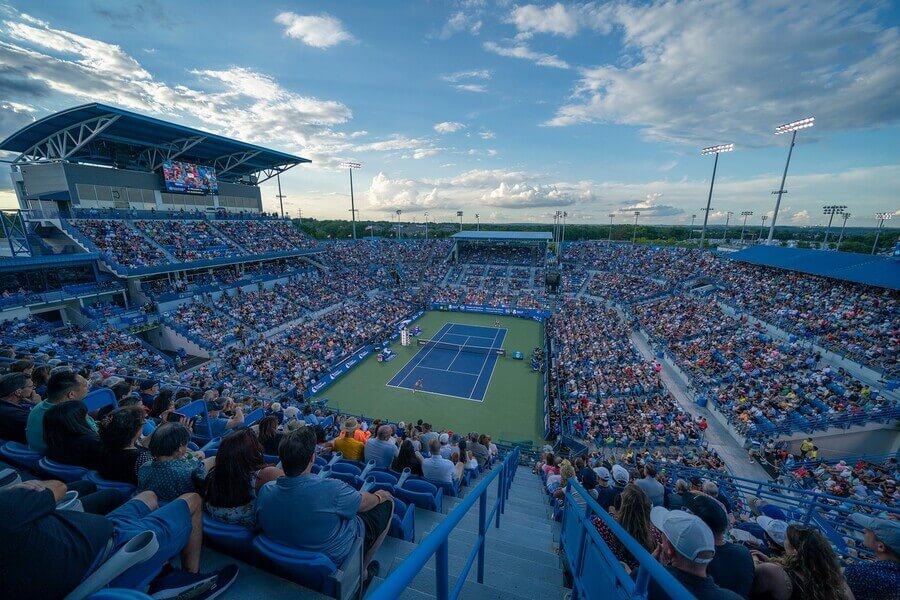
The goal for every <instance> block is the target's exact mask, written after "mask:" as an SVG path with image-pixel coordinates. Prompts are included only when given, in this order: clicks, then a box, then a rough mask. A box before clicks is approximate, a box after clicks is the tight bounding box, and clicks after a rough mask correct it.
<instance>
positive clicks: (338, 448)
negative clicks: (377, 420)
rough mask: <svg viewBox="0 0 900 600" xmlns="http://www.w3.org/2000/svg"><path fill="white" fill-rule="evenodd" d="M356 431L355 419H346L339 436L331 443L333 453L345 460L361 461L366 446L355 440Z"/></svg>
mask: <svg viewBox="0 0 900 600" xmlns="http://www.w3.org/2000/svg"><path fill="white" fill-rule="evenodd" d="M357 429H359V423H357V421H356V418H355V417H348V418H347V420H346V421H344V425H343V427H341V435H339V436H338V437H336V438H335V439H334V440H333V441H332V444H333V445H334V451H335V452H340V453H341V454H343V455H344V458H346V459H347V460H363V453H364V451H365V448H366V445H365V444H363V443H362V442H360V441H359V440H357V439H356V436H355V434H356V430H357Z"/></svg>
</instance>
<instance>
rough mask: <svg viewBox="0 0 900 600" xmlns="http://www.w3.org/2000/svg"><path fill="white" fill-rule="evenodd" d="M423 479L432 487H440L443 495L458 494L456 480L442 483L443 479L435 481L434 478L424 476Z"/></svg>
mask: <svg viewBox="0 0 900 600" xmlns="http://www.w3.org/2000/svg"><path fill="white" fill-rule="evenodd" d="M423 481H427V482H428V483H430V484H431V485H433V486H434V487H436V488H440V489H442V490H443V491H444V495H445V496H450V497H451V498H456V497H457V496H458V495H459V482H458V481H456V480H454V481H453V483H444V482H443V481H435V480H434V479H428V478H427V477H425V478H423Z"/></svg>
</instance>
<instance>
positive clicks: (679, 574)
mask: <svg viewBox="0 0 900 600" xmlns="http://www.w3.org/2000/svg"><path fill="white" fill-rule="evenodd" d="M650 522H651V523H653V525H654V526H655V527H656V528H657V529H659V531H660V532H661V533H662V534H663V541H662V544H661V545H659V546H657V548H656V551H655V552H654V553H653V556H654V557H656V559H657V560H658V561H659V562H660V563H661V564H663V565H664V566H665V567H666V570H667V571H668V572H669V573H671V574H672V576H673V577H675V579H677V580H678V581H679V582H680V583H681V585H683V586H684V587H685V588H686V589H687V591H688V592H690V593H691V594H693V595H694V597H696V598H697V600H740V599H741V596H740V595H738V594H736V593H734V592H732V591H731V590H726V589H724V588H720V587H719V586H717V585H716V582H715V581H713V578H712V577H708V576H707V574H706V567H707V565H708V564H709V563H710V562H712V559H713V557H714V556H715V555H716V539H715V537H714V536H713V532H712V530H711V529H710V528H709V526H707V525H706V523H704V522H703V521H702V520H700V518H699V517H697V516H695V515H692V514H689V513H687V512H684V511H681V510H666V509H665V508H663V507H661V506H656V507H654V508H653V510H651V511H650ZM647 592H648V594H647V598H648V599H649V600H663V599H668V598H669V594H668V593H667V592H666V590H665V589H664V588H663V587H662V586H660V585H659V584H658V583H657V582H656V581H655V580H654V579H652V578H651V579H650V585H649V588H648V590H647Z"/></svg>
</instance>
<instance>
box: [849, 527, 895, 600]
mask: <svg viewBox="0 0 900 600" xmlns="http://www.w3.org/2000/svg"><path fill="white" fill-rule="evenodd" d="M850 520H852V521H853V522H854V523H856V524H857V525H859V526H860V527H862V528H863V531H864V537H863V544H864V545H865V547H866V548H867V549H868V550H871V551H872V552H874V553H875V560H873V561H869V562H858V563H856V564H854V565H850V566H849V567H847V568H846V569H844V578H845V579H846V580H847V585H848V586H849V587H850V591H851V592H853V597H854V598H855V599H856V600H888V599H889V598H896V597H897V596H896V594H897V591H898V590H900V523H898V522H897V521H888V520H887V519H879V518H877V517H870V516H868V515H864V514H861V513H858V512H855V513H851V514H850Z"/></svg>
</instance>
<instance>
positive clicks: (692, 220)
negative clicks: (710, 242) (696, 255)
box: [688, 215, 697, 241]
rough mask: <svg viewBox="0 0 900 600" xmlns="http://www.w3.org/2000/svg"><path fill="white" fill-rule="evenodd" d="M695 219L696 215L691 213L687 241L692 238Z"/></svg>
mask: <svg viewBox="0 0 900 600" xmlns="http://www.w3.org/2000/svg"><path fill="white" fill-rule="evenodd" d="M696 219H697V215H691V231H690V236H689V237H688V241H693V239H694V221H695V220H696Z"/></svg>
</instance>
